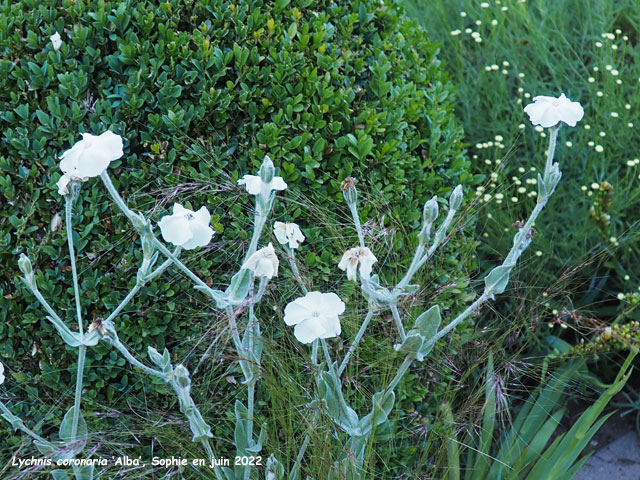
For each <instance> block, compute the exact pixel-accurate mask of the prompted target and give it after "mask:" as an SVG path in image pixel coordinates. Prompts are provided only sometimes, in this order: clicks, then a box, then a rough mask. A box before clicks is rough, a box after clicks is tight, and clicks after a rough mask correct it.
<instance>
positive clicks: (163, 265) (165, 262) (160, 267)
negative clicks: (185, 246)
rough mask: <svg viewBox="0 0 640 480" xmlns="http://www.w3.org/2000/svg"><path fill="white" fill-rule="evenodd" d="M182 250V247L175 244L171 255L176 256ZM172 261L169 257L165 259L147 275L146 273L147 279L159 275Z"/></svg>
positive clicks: (149, 279)
mask: <svg viewBox="0 0 640 480" xmlns="http://www.w3.org/2000/svg"><path fill="white" fill-rule="evenodd" d="M181 251H182V247H180V246H177V247H176V248H175V249H174V250H173V256H174V257H176V258H178V255H180V252H181ZM172 263H173V261H172V260H171V259H167V260H165V261H164V262H163V263H162V265H160V266H159V267H158V268H156V269H155V270H154V271H153V272H151V273H150V274H149V275H147V278H146V279H147V281H148V282H150V281H151V280H153V279H154V278H156V277H157V276H158V275H161V274H162V272H164V271H165V270H166V269H167V268H169V267H170V266H171V264H172Z"/></svg>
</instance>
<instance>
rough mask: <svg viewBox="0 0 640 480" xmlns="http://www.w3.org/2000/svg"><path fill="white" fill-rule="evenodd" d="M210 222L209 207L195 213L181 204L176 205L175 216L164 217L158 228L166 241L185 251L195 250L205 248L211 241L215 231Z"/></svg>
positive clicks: (174, 208) (174, 206)
mask: <svg viewBox="0 0 640 480" xmlns="http://www.w3.org/2000/svg"><path fill="white" fill-rule="evenodd" d="M209 222H211V214H210V213H209V211H208V210H207V207H202V208H200V210H198V211H197V212H194V211H192V210H189V209H187V208H184V207H183V206H182V205H180V204H179V203H174V204H173V214H172V215H166V216H164V217H162V219H161V220H160V221H159V222H158V226H159V227H160V231H161V232H162V238H164V239H165V241H167V242H169V243H173V244H174V245H176V246H179V247H182V248H184V249H185V250H193V249H194V248H196V247H204V246H205V245H206V244H208V243H209V242H210V241H211V237H212V236H213V230H212V229H211V227H210V226H209Z"/></svg>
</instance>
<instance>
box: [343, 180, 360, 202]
mask: <svg viewBox="0 0 640 480" xmlns="http://www.w3.org/2000/svg"><path fill="white" fill-rule="evenodd" d="M340 190H342V196H343V197H344V200H345V202H347V205H349V206H351V205H355V204H356V202H357V201H358V190H357V189H356V179H355V178H353V177H347V178H345V179H344V180H343V181H342V184H340Z"/></svg>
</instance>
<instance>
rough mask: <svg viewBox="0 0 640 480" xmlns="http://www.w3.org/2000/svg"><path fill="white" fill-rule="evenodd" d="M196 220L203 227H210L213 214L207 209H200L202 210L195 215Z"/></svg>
mask: <svg viewBox="0 0 640 480" xmlns="http://www.w3.org/2000/svg"><path fill="white" fill-rule="evenodd" d="M193 216H194V218H195V220H196V221H197V222H199V223H201V224H203V225H209V224H210V223H211V214H210V213H209V210H207V207H200V210H198V211H197V212H195V213H194V214H193Z"/></svg>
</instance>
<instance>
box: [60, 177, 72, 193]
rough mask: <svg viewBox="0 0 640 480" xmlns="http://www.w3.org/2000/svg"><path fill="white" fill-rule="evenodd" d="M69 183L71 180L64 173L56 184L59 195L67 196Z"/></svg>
mask: <svg viewBox="0 0 640 480" xmlns="http://www.w3.org/2000/svg"><path fill="white" fill-rule="evenodd" d="M69 183H71V178H69V176H68V175H67V174H66V173H65V174H64V175H62V176H61V177H60V180H58V183H56V186H57V187H58V193H59V194H60V195H69Z"/></svg>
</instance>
